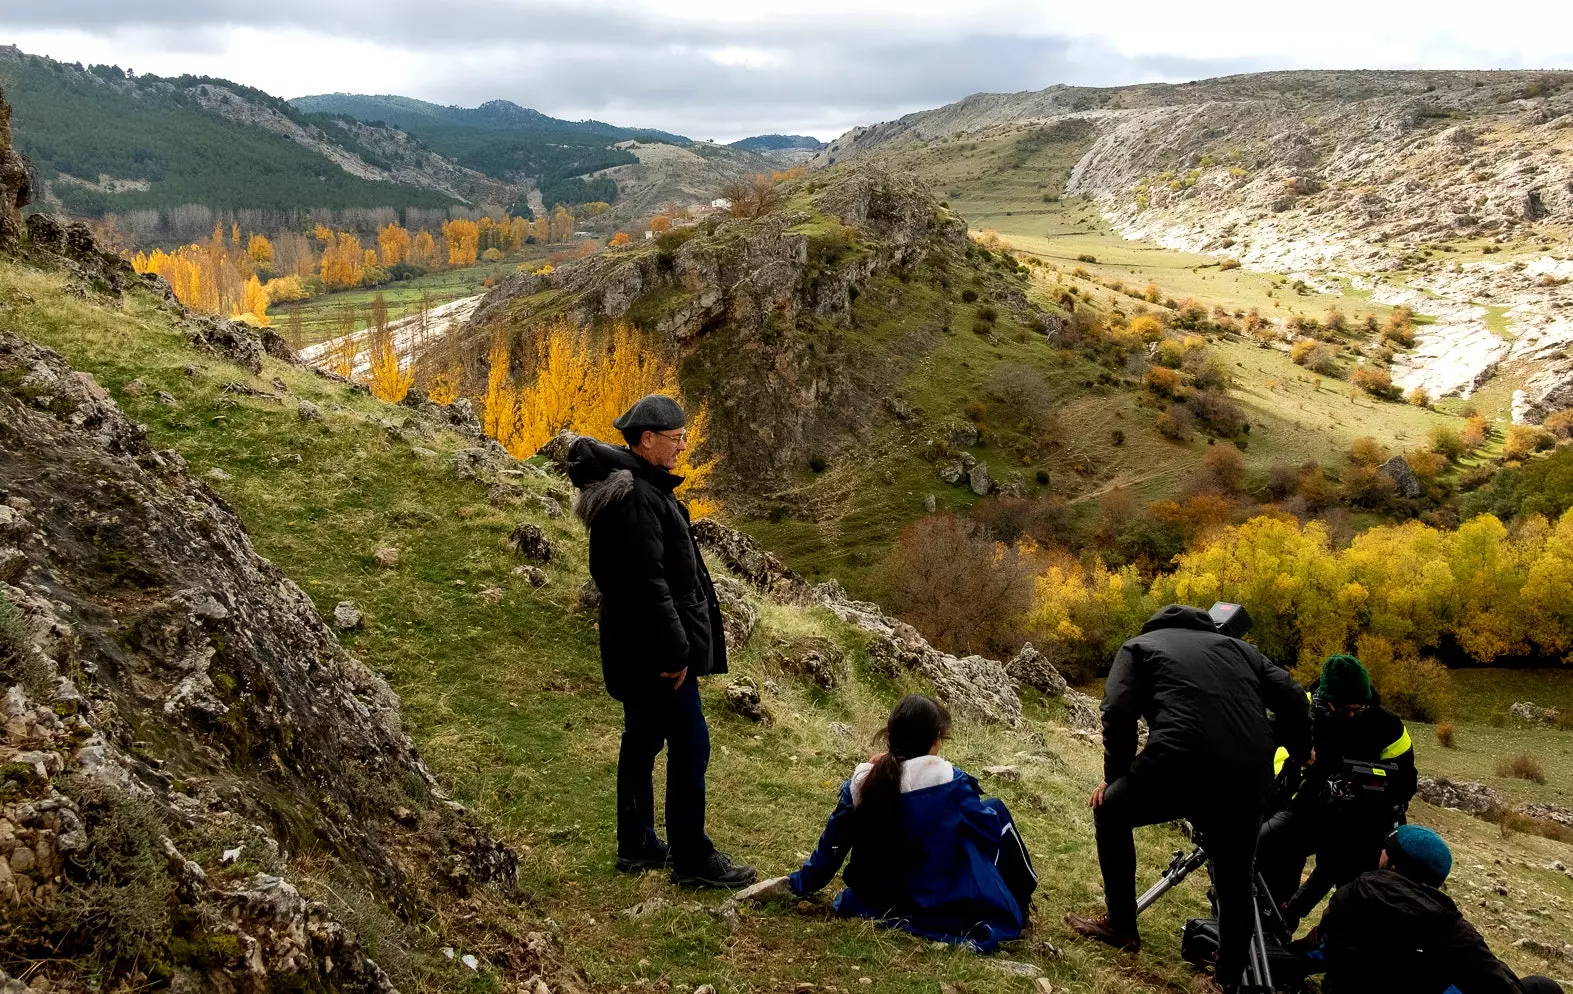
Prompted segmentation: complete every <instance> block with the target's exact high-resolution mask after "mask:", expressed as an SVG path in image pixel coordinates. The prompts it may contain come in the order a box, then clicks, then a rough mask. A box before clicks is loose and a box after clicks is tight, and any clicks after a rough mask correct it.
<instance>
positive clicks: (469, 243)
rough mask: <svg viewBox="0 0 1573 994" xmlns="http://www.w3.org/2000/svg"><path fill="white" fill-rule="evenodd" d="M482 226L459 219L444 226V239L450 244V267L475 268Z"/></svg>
mask: <svg viewBox="0 0 1573 994" xmlns="http://www.w3.org/2000/svg"><path fill="white" fill-rule="evenodd" d="M480 237H481V228H480V225H478V224H476V223H475V222H474V221H466V220H464V219H463V218H458V219H456V220H453V221H449V222H447V223H446V224H444V225H443V226H442V239H443V241H444V242H446V243H447V244H448V265H450V266H473V265H475V259H476V256H477V255H478V254H479V250H480Z"/></svg>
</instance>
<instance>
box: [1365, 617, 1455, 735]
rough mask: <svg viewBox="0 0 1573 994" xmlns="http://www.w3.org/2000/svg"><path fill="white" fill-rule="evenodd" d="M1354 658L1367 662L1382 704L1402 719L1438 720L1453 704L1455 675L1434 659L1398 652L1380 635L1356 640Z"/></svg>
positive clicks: (1367, 667)
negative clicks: (1380, 695) (1451, 702)
mask: <svg viewBox="0 0 1573 994" xmlns="http://www.w3.org/2000/svg"><path fill="white" fill-rule="evenodd" d="M1355 655H1356V656H1358V657H1360V661H1361V662H1363V663H1365V667H1366V669H1367V670H1368V671H1369V672H1370V674H1371V684H1372V686H1374V687H1376V688H1377V690H1379V691H1380V692H1381V694H1382V703H1383V704H1385V705H1386V706H1387V707H1388V708H1390V709H1391V710H1392V711H1393V713H1394V714H1397V715H1398V716H1399V717H1402V718H1408V719H1411V720H1413V721H1436V720H1437V719H1438V718H1440V717H1441V716H1442V713H1443V712H1444V711H1445V710H1446V708H1447V706H1448V704H1449V702H1450V701H1451V698H1452V692H1453V677H1452V674H1450V673H1449V672H1448V670H1447V667H1445V666H1443V665H1442V664H1441V663H1439V662H1437V661H1436V660H1435V659H1429V658H1425V657H1420V656H1414V655H1409V654H1408V653H1407V652H1399V651H1397V650H1396V649H1395V648H1394V646H1393V643H1392V642H1390V641H1388V640H1387V639H1386V638H1383V637H1382V636H1380V635H1361V636H1360V637H1359V638H1357V639H1355Z"/></svg>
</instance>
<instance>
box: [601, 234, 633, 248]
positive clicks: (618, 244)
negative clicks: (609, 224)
mask: <svg viewBox="0 0 1573 994" xmlns="http://www.w3.org/2000/svg"><path fill="white" fill-rule="evenodd" d="M631 241H633V238H632V237H631V236H630V235H629V234H628V232H626V231H619V232H618V233H617V234H615V235H613V236H612V240H611V241H609V242H607V243H606V244H607V245H608V246H610V247H611V248H622V247H623V246H624V245H627V244H628V243H629V242H631Z"/></svg>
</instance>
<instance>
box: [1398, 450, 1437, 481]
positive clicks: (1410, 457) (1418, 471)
mask: <svg viewBox="0 0 1573 994" xmlns="http://www.w3.org/2000/svg"><path fill="white" fill-rule="evenodd" d="M1404 461H1405V462H1407V463H1408V464H1409V468H1410V469H1411V470H1413V471H1414V474H1415V476H1416V477H1418V478H1419V479H1420V480H1422V481H1424V482H1426V483H1433V482H1435V481H1436V478H1437V477H1439V476H1441V475H1442V473H1443V472H1444V471H1445V470H1446V469H1447V460H1446V459H1444V458H1442V457H1441V456H1439V455H1437V454H1436V453H1435V452H1431V451H1429V450H1427V449H1413V450H1411V451H1409V452H1405V453H1404Z"/></svg>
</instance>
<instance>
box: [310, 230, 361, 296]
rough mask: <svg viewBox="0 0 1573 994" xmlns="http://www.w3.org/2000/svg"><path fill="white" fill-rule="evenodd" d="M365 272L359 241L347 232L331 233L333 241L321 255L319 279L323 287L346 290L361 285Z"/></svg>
mask: <svg viewBox="0 0 1573 994" xmlns="http://www.w3.org/2000/svg"><path fill="white" fill-rule="evenodd" d="M365 272H366V252H365V250H363V249H362V248H361V245H360V239H359V238H356V237H355V236H354V235H352V234H350V233H349V232H347V231H339V232H335V233H333V241H332V243H331V244H328V245H327V247H326V248H325V249H324V250H323V253H322V272H321V278H322V283H323V285H324V286H328V287H332V288H333V289H336V290H346V289H349V288H350V287H357V286H360V285H361V282H362V280H363V279H364V278H365Z"/></svg>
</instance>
